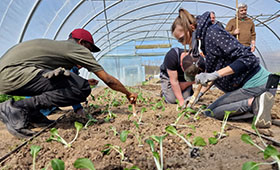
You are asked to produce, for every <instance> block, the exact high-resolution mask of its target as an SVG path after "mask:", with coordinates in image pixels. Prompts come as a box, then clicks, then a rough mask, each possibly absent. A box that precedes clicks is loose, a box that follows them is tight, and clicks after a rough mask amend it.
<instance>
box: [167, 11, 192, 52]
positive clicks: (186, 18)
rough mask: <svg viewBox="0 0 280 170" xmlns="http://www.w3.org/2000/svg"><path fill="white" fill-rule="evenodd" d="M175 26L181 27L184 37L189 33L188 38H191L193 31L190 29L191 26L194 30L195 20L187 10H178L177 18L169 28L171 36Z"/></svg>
mask: <svg viewBox="0 0 280 170" xmlns="http://www.w3.org/2000/svg"><path fill="white" fill-rule="evenodd" d="M177 25H181V26H182V27H183V29H184V33H185V35H187V33H188V32H189V33H190V36H192V33H193V29H192V27H191V25H193V26H194V27H195V28H196V19H195V17H194V16H193V15H192V14H190V13H189V12H188V11H187V10H185V9H183V8H180V9H179V16H178V17H177V18H176V19H175V21H174V22H173V24H172V26H171V32H172V34H173V32H174V30H175V28H176V26H177ZM184 41H186V38H185V39H184ZM190 47H191V46H190ZM185 49H186V48H185Z"/></svg>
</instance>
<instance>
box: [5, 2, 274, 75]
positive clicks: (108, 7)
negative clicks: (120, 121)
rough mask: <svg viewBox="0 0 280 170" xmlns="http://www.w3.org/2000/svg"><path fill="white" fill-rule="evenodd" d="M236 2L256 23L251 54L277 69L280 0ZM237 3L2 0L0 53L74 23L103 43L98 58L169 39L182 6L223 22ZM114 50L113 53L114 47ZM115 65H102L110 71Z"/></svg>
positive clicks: (64, 32)
mask: <svg viewBox="0 0 280 170" xmlns="http://www.w3.org/2000/svg"><path fill="white" fill-rule="evenodd" d="M239 2H243V3H246V4H248V15H249V16H250V17H252V18H253V19H254V23H255V25H256V33H257V41H256V45H257V48H258V51H256V52H255V54H256V55H257V56H259V57H260V58H261V60H262V61H264V62H265V64H266V66H267V68H268V69H269V70H270V71H273V72H279V71H280V69H279V65H280V39H279V36H280V27H279V25H280V22H279V21H280V19H279V15H280V2H279V1H277V0H270V1H263V0H243V1H240V0H239ZM235 5H236V1H235V0H228V1H224V0H215V1H210V0H185V1H182V0H153V1H151V0H141V1H139V0H59V1H58V0H55V1H54V0H1V6H0V44H1V46H0V56H1V55H3V54H4V53H5V51H7V50H8V49H9V48H10V47H12V46H13V45H15V44H17V43H19V42H21V41H27V40H31V39H35V38H48V39H56V40H62V39H67V38H68V34H69V33H70V32H71V31H72V30H73V29H75V28H85V29H87V30H89V31H90V32H91V33H92V34H93V37H94V40H95V42H96V44H97V46H99V47H100V48H101V49H102V51H101V52H99V53H96V54H95V56H96V58H97V59H101V58H102V57H104V56H106V55H108V54H112V51H113V50H114V49H115V48H117V47H120V46H125V45H126V44H129V43H128V42H131V41H136V40H139V39H142V40H141V41H139V42H140V44H145V42H146V41H150V40H156V39H162V38H163V39H165V41H166V42H169V41H170V40H171V39H172V35H171V33H170V26H171V24H172V22H173V21H174V19H175V17H176V16H177V15H178V9H179V8H180V7H183V8H185V9H187V10H188V11H189V12H190V13H192V14H194V15H197V14H202V13H203V12H205V11H209V10H211V11H215V13H216V18H217V20H219V21H220V22H222V23H224V24H226V23H227V22H228V21H229V19H230V18H233V17H234V15H235ZM122 48H125V47H122ZM115 52H116V54H117V50H115ZM128 54H129V53H128ZM120 60H122V59H120ZM135 60H137V59H136V58H135ZM104 61H105V59H104ZM100 62H101V63H102V62H103V61H102V60H100ZM122 62H124V63H125V62H130V60H126V59H123V60H122ZM104 64H105V63H104ZM124 65H125V64H120V65H119V66H124ZM113 66H114V65H112V67H108V68H106V69H108V72H110V69H112V70H113V69H114V68H113ZM104 67H105V65H104ZM118 69H119V70H120V69H122V68H118ZM111 72H113V71H111ZM86 74H87V73H84V76H86Z"/></svg>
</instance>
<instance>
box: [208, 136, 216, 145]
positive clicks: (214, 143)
mask: <svg viewBox="0 0 280 170" xmlns="http://www.w3.org/2000/svg"><path fill="white" fill-rule="evenodd" d="M208 142H209V143H210V144H212V145H216V144H217V143H218V139H217V138H214V137H210V138H208Z"/></svg>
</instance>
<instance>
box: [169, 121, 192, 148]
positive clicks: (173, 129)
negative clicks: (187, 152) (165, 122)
mask: <svg viewBox="0 0 280 170" xmlns="http://www.w3.org/2000/svg"><path fill="white" fill-rule="evenodd" d="M165 131H166V132H167V133H168V134H171V135H176V136H178V137H180V138H181V139H182V140H183V141H184V142H185V143H186V144H187V145H188V147H190V148H193V146H192V144H191V143H190V142H189V141H188V140H187V139H186V138H184V136H183V135H181V134H179V133H178V132H177V130H176V128H175V127H173V126H167V127H166V128H165Z"/></svg>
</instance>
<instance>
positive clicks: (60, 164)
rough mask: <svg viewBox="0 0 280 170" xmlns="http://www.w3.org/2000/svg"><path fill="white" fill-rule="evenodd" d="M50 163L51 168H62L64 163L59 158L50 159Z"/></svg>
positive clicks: (62, 169)
mask: <svg viewBox="0 0 280 170" xmlns="http://www.w3.org/2000/svg"><path fill="white" fill-rule="evenodd" d="M51 165H52V169H53V170H64V169H65V164H64V162H63V161H62V160H60V159H53V160H51Z"/></svg>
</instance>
